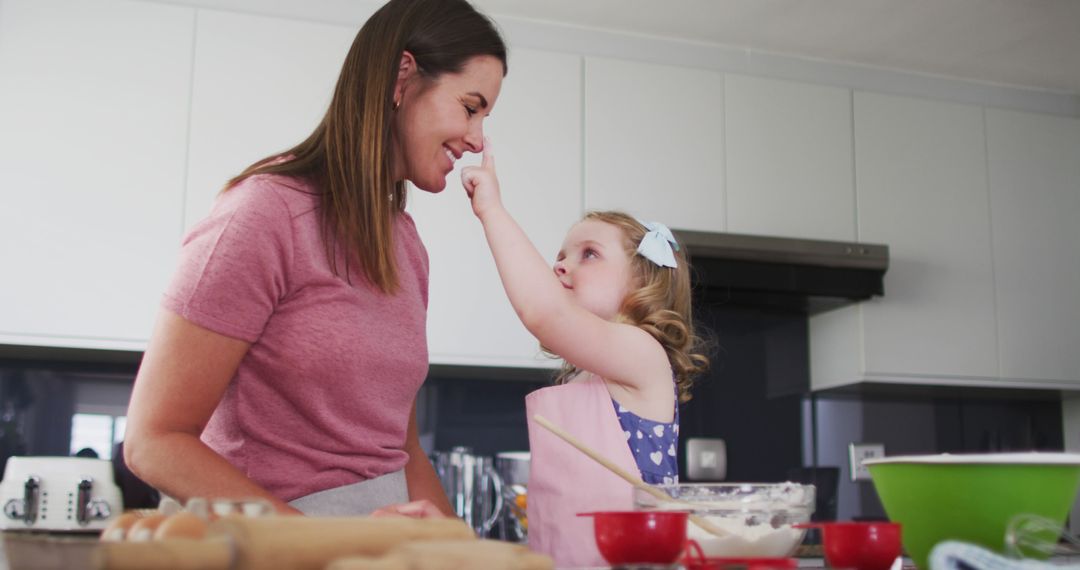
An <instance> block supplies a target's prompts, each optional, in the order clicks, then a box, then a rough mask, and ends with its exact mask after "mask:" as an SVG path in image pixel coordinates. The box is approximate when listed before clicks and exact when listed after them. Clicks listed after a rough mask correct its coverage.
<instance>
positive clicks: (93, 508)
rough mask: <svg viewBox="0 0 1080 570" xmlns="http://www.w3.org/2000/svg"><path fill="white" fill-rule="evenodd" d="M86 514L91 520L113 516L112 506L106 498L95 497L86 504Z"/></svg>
mask: <svg viewBox="0 0 1080 570" xmlns="http://www.w3.org/2000/svg"><path fill="white" fill-rule="evenodd" d="M86 514H87V515H88V516H89V518H90V519H91V520H99V521H100V520H104V519H107V518H109V517H111V516H112V508H110V507H109V502H108V501H106V500H105V499H94V500H92V501H90V503H88V504H87V505H86Z"/></svg>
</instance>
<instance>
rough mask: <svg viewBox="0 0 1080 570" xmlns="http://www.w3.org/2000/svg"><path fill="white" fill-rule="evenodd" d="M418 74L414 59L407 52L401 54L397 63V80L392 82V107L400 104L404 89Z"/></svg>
mask: <svg viewBox="0 0 1080 570" xmlns="http://www.w3.org/2000/svg"><path fill="white" fill-rule="evenodd" d="M417 73H418V69H417V67H416V58H415V57H413V54H411V53H409V51H408V50H406V51H403V52H401V60H400V61H399V62H398V71H397V80H396V81H395V82H394V107H395V108H396V107H397V106H398V105H400V104H401V100H402V98H404V97H405V87H406V86H407V85H408V84H409V83H410V82H411V81H412V79H413V77H414V76H416V75H417Z"/></svg>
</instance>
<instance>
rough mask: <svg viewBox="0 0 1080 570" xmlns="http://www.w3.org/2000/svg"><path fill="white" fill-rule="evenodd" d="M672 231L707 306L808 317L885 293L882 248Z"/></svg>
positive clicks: (885, 254)
mask: <svg viewBox="0 0 1080 570" xmlns="http://www.w3.org/2000/svg"><path fill="white" fill-rule="evenodd" d="M673 231H674V233H675V236H676V238H677V239H678V240H679V243H680V244H682V246H683V247H685V248H686V250H687V253H688V254H689V256H690V263H691V265H692V266H693V271H694V277H695V288H696V291H697V292H698V294H699V296H702V297H704V300H705V301H706V302H710V303H721V304H729V305H739V306H742V305H745V306H753V307H758V308H766V309H776V310H784V311H797V312H805V313H810V314H813V313H819V312H821V311H826V310H829V309H834V308H837V307H841V306H844V305H847V304H850V303H854V302H857V301H862V300H866V299H869V298H871V297H874V296H881V295H884V293H885V288H884V284H883V279H884V275H885V272H886V271H887V270H888V268H889V247H888V246H886V245H881V244H870V243H857V242H838V241H825V240H811V239H796V238H781V237H771V236H757V235H748V234H732V233H712V232H699V231H691V230H673Z"/></svg>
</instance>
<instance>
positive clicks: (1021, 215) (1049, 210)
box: [986, 109, 1080, 382]
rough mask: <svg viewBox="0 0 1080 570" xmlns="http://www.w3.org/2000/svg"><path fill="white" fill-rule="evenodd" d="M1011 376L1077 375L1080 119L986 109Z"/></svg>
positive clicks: (1005, 353) (1001, 316) (1001, 319)
mask: <svg viewBox="0 0 1080 570" xmlns="http://www.w3.org/2000/svg"><path fill="white" fill-rule="evenodd" d="M986 129H987V147H988V149H989V158H990V211H991V213H992V215H993V236H994V278H995V283H996V284H997V307H998V324H999V329H998V330H999V332H998V335H999V341H1000V344H999V350H1000V354H1001V371H1002V374H1003V375H1004V376H1007V377H1011V378H1018V379H1025V380H1028V381H1040V380H1041V381H1071V382H1077V381H1080V120H1077V119H1072V118H1067V117H1056V116H1050V115H1038V114H1033V113H1021V112H1016V111H1003V110H996V109H987V111H986Z"/></svg>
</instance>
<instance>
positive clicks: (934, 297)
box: [855, 92, 998, 378]
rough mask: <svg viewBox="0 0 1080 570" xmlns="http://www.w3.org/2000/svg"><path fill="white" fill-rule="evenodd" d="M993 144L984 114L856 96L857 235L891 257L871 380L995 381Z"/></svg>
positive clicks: (868, 326)
mask: <svg viewBox="0 0 1080 570" xmlns="http://www.w3.org/2000/svg"><path fill="white" fill-rule="evenodd" d="M984 141H985V137H984V129H983V116H982V109H981V108H980V107H975V106H969V105H959V104H951V103H941V102H934V101H925V100H919V99H911V98H904V97H894V96H886V95H878V94H873V93H861V92H857V93H855V163H856V173H857V174H856V188H857V194H858V198H857V203H858V224H859V225H858V227H859V239H860V240H862V241H868V242H875V243H884V244H888V246H889V254H890V261H889V270H888V273H886V275H885V296H884V298H881V299H875V300H872V301H869V302H866V303H863V305H862V309H863V327H864V330H863V334H864V350H865V362H864V366H865V372H866V374H867V375H869V376H873V375H875V374H881V375H909V376H915V377H920V376H922V377H928V378H941V377H946V376H958V377H968V378H970V377H977V378H993V377H996V376H997V373H998V369H997V360H996V358H995V354H996V346H997V339H996V338H995V327H994V324H995V320H994V297H993V268H992V265H991V253H990V213H989V197H988V189H987V181H986V150H985V149H986V146H985V142H984Z"/></svg>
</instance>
